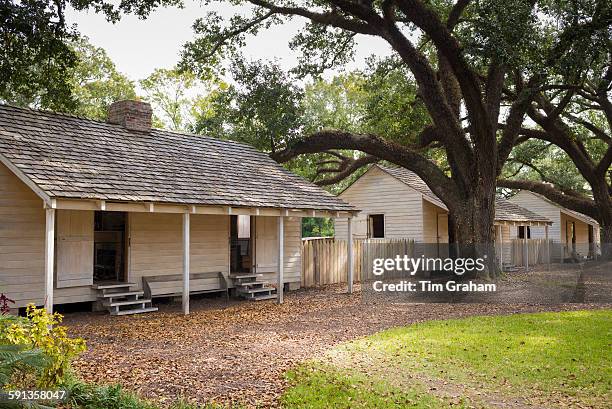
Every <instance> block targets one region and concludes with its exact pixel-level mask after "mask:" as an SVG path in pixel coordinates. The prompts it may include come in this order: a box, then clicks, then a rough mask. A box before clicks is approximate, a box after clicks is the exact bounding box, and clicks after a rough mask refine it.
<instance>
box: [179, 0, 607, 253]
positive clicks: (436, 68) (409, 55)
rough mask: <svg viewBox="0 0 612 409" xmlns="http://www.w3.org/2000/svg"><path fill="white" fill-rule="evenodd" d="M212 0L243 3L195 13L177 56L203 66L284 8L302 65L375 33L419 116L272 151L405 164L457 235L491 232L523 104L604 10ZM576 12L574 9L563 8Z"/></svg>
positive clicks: (326, 64) (347, 165) (343, 58)
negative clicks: (299, 25) (393, 136)
mask: <svg viewBox="0 0 612 409" xmlns="http://www.w3.org/2000/svg"><path fill="white" fill-rule="evenodd" d="M221 3H231V4H235V5H241V6H250V8H249V10H250V14H247V15H244V13H243V14H241V15H236V16H234V17H233V18H231V19H224V18H222V17H221V16H220V15H218V14H215V13H211V14H209V15H208V16H207V17H206V18H203V19H201V20H199V21H198V22H196V24H195V25H194V27H195V29H196V32H197V34H198V35H199V37H198V38H197V39H196V40H195V41H194V42H192V43H191V44H189V45H188V47H187V49H186V53H185V63H186V65H189V66H191V67H193V68H195V69H205V68H206V67H207V66H210V63H211V62H213V63H214V62H218V61H219V59H220V58H221V57H222V56H223V53H231V52H233V51H236V50H238V49H240V47H241V46H243V45H244V42H245V41H246V38H247V36H248V35H254V34H257V33H258V32H259V31H260V30H262V29H265V28H269V27H270V26H271V25H274V24H283V23H284V22H285V21H286V20H288V19H292V18H302V19H305V20H306V22H307V24H306V25H305V28H304V30H303V31H301V32H300V33H299V34H298V35H297V36H296V37H295V38H294V39H293V40H292V41H291V46H292V47H293V48H296V49H301V51H302V56H303V58H302V61H301V65H300V69H301V70H302V71H303V72H306V73H308V72H316V71H317V70H321V69H324V68H330V67H334V66H337V65H339V64H340V65H342V64H345V63H346V62H347V61H350V59H351V57H352V56H353V51H354V44H355V38H356V37H357V36H360V35H362V36H374V37H378V38H379V39H381V40H383V41H384V42H386V43H387V44H388V45H389V46H390V48H391V49H392V50H393V53H394V56H395V59H396V61H397V63H398V64H401V65H402V66H403V67H404V68H406V69H407V70H408V71H409V73H410V75H411V76H412V79H413V80H414V81H415V82H416V84H417V87H418V95H419V98H420V100H421V101H422V103H423V104H424V106H425V107H426V109H427V112H428V114H429V117H430V122H429V124H428V125H427V126H425V127H423V128H422V129H421V130H420V132H419V133H418V135H414V137H413V138H411V140H412V142H411V143H407V142H404V143H398V142H397V141H395V140H389V139H386V138H384V137H383V136H381V135H379V134H357V133H353V132H349V131H347V130H343V129H335V130H331V129H330V130H322V131H319V132H316V133H313V134H311V135H308V136H307V137H305V138H304V139H303V140H300V141H297V142H295V143H294V144H292V145H291V146H289V147H287V148H286V149H284V150H282V151H279V152H275V153H274V154H273V157H274V158H275V159H276V160H278V161H281V162H284V161H287V160H290V159H292V158H294V157H296V156H298V155H302V154H311V153H317V152H326V151H330V150H335V149H352V150H357V151H361V152H364V153H365V154H367V155H366V156H365V157H362V158H360V159H359V160H354V158H352V157H346V159H345V160H344V167H343V169H342V171H343V173H344V174H350V172H351V171H353V170H355V169H357V168H358V167H360V166H363V165H365V164H367V163H371V162H372V161H376V160H386V161H389V162H392V163H395V164H397V165H399V166H403V167H405V168H407V169H410V170H412V171H414V172H415V173H417V174H418V175H419V176H420V177H421V178H422V179H423V180H424V181H425V182H426V183H427V184H428V186H429V187H430V188H431V189H432V190H433V191H434V192H435V194H436V195H438V196H439V197H440V199H441V200H442V201H443V202H444V203H445V204H446V205H447V206H448V208H449V210H450V215H451V220H452V221H453V223H452V225H453V226H454V228H453V230H454V234H453V235H454V237H455V239H456V240H457V241H458V242H459V243H463V244H476V243H491V242H492V241H493V237H494V229H493V218H494V200H495V188H496V179H497V177H498V176H499V175H500V172H501V169H502V167H503V165H504V163H505V161H506V159H507V158H508V155H509V154H510V152H511V150H512V148H513V146H514V145H515V143H516V142H517V139H518V137H519V136H520V133H521V130H522V129H523V124H524V122H525V117H526V115H528V114H529V113H530V110H532V109H533V108H532V103H533V102H534V101H535V99H536V97H538V95H539V94H540V92H541V90H542V89H543V87H546V86H547V84H548V83H549V79H550V78H552V77H555V76H556V73H555V67H556V65H557V64H558V63H559V62H560V61H563V60H564V59H565V58H567V57H568V55H569V54H571V53H572V52H573V51H574V48H573V42H572V39H573V35H572V33H574V32H576V30H579V31H580V33H581V36H582V37H581V38H582V39H584V38H592V39H599V38H600V37H601V36H602V35H603V36H606V35H607V32H606V30H607V27H608V25H609V21H606V20H605V18H604V17H605V16H604V17H602V16H601V13H600V14H597V13H595V12H594V11H593V10H599V8H602V7H603V8H606V7H607V6H606V2H605V1H599V2H597V1H579V2H562V1H526V0H516V1H508V2H496V1H492V0H489V1H486V0H480V1H469V0H459V1H457V2H449V1H423V0H383V1H367V0H359V1H355V0H315V1H312V0H310V1H291V0H281V1H278V0H277V1H267V0H234V1H232V2H221ZM585 14H586V15H587V18H586V19H582V18H581V19H577V18H575V17H576V16H577V15H585ZM595 42H596V41H595ZM504 90H507V91H509V92H504ZM398 115H401V113H399V112H398ZM498 124H501V125H502V126H501V129H499V128H500V127H498ZM409 139H410V138H409ZM434 146H435V147H438V148H441V149H443V151H444V154H445V166H448V170H446V169H445V167H444V166H442V165H441V164H440V163H435V162H434V161H432V160H430V157H429V156H428V155H427V154H426V152H427V151H428V150H429V149H431V148H432V147H434Z"/></svg>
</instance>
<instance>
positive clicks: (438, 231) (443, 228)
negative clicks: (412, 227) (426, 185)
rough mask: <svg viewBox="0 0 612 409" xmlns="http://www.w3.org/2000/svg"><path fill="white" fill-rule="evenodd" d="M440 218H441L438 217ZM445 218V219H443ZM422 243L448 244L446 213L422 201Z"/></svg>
mask: <svg viewBox="0 0 612 409" xmlns="http://www.w3.org/2000/svg"><path fill="white" fill-rule="evenodd" d="M439 215H440V216H442V217H439ZM444 216H446V217H444ZM422 223H423V238H422V240H423V243H428V244H434V243H448V211H447V210H444V209H442V208H441V207H439V206H436V205H434V204H433V203H430V202H428V201H427V200H425V199H423V222H422Z"/></svg>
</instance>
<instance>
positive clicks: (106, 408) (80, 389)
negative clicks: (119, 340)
mask: <svg viewBox="0 0 612 409" xmlns="http://www.w3.org/2000/svg"><path fill="white" fill-rule="evenodd" d="M66 389H67V390H68V392H69V401H68V404H67V407H68V408H69V409H161V406H160V405H158V404H155V403H153V402H151V401H148V400H146V399H142V398H140V397H138V396H137V395H136V394H134V393H132V392H130V391H126V390H125V389H123V387H121V385H105V386H99V385H94V384H87V383H83V382H80V381H72V382H70V383H68V384H67V385H66ZM164 407H165V408H168V409H219V408H221V406H218V405H214V404H207V405H196V404H191V403H189V402H185V401H182V400H179V401H177V402H175V403H173V404H171V405H170V406H168V405H165V406H164Z"/></svg>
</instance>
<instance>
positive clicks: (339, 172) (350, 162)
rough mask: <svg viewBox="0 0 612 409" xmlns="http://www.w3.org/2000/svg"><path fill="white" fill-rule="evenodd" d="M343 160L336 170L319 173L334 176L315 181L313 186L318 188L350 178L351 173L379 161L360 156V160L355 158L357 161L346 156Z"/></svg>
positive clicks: (375, 158)
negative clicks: (332, 174)
mask: <svg viewBox="0 0 612 409" xmlns="http://www.w3.org/2000/svg"><path fill="white" fill-rule="evenodd" d="M330 153H331V152H330ZM344 158H345V159H344V160H343V161H342V162H341V164H340V166H338V168H336V169H334V170H333V171H332V172H321V173H335V175H334V176H330V177H327V178H324V179H320V180H316V181H315V184H317V185H318V186H328V185H333V184H335V183H338V182H340V181H342V180H344V179H346V178H347V177H349V176H351V175H352V174H353V173H355V172H356V171H357V170H359V169H361V168H362V167H364V166H366V165H369V164H371V163H376V162H378V161H379V159H378V158H377V157H375V156H372V155H366V156H362V157H361V158H357V159H353V158H349V157H346V156H345V157H344ZM317 174H320V172H319V171H317Z"/></svg>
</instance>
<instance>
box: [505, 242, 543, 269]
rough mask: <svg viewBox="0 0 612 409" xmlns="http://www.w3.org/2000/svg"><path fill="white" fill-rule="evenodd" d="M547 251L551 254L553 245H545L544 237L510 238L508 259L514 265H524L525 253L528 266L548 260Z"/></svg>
mask: <svg viewBox="0 0 612 409" xmlns="http://www.w3.org/2000/svg"><path fill="white" fill-rule="evenodd" d="M548 251H550V252H551V255H552V254H553V246H552V244H549V246H547V245H546V239H527V240H525V239H512V240H511V242H510V254H511V257H510V259H511V263H512V265H515V266H524V265H525V261H526V260H527V254H529V256H528V257H529V258H528V260H529V265H530V266H533V265H536V264H545V263H547V262H548Z"/></svg>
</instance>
